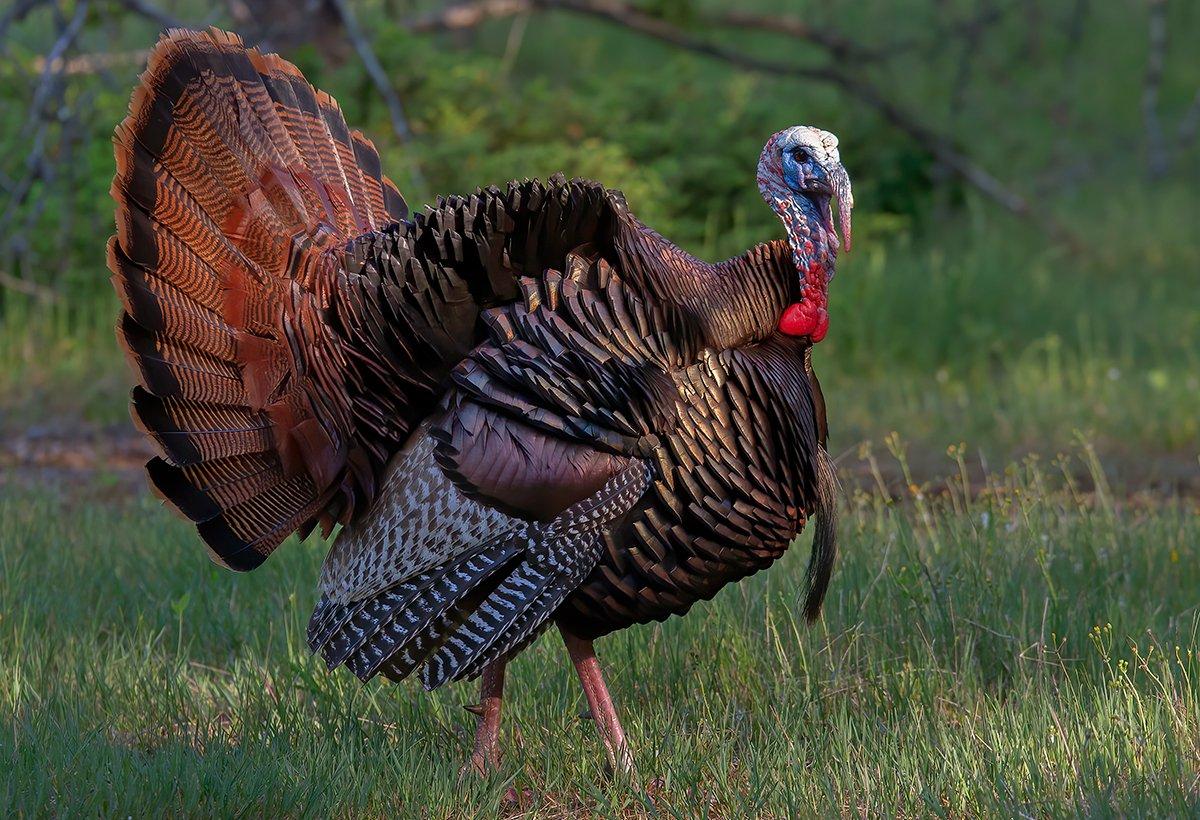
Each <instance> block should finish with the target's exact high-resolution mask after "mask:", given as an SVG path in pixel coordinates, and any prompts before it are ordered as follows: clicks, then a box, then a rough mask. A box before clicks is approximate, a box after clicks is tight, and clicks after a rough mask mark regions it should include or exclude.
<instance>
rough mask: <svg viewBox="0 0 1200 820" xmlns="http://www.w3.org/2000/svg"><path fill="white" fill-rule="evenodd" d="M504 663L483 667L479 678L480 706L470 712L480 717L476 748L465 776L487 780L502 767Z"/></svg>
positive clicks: (476, 730)
mask: <svg viewBox="0 0 1200 820" xmlns="http://www.w3.org/2000/svg"><path fill="white" fill-rule="evenodd" d="M504 665H505V662H504V661H496V662H495V663H491V664H488V665H487V666H485V667H484V668H483V675H481V676H480V679H479V705H477V706H468V707H467V711H468V712H472V713H473V714H476V715H478V716H479V724H478V725H477V726H476V727H475V748H474V750H473V751H472V752H471V759H470V760H468V761H467V764H466V765H465V766H463V768H462V772H461V773H462V774H463V775H464V776H465V775H468V774H476V775H478V776H480V777H485V776H487V775H488V774H490V773H492V772H494V771H496V770H497V769H499V768H500V706H501V702H502V699H503V697H504Z"/></svg>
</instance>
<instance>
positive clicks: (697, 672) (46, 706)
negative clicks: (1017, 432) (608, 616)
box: [0, 452, 1200, 817]
mask: <svg viewBox="0 0 1200 820" xmlns="http://www.w3.org/2000/svg"><path fill="white" fill-rule="evenodd" d="M1080 458H1081V459H1083V460H1085V461H1086V459H1087V458H1088V457H1087V454H1086V452H1084V453H1082V454H1081V455H1080ZM1063 466H1064V465H1062V464H1059V465H1048V464H1039V463H1038V462H1036V461H1035V462H1031V463H1029V464H1026V465H1024V466H1022V467H1020V468H1018V469H1014V470H1013V471H1011V472H1010V473H1009V474H1008V475H1007V476H1006V477H1004V478H1003V479H1002V480H998V481H996V482H993V483H990V484H989V485H988V486H986V487H981V488H974V489H973V488H971V486H970V484H969V483H968V484H963V483H962V482H961V481H959V482H951V483H949V484H947V485H946V486H945V487H943V492H942V493H941V494H940V495H938V496H937V497H928V496H925V495H924V494H922V495H920V496H918V497H915V498H911V499H909V500H907V501H906V502H904V503H899V504H897V503H892V502H889V501H886V500H884V499H883V498H882V496H880V495H879V494H870V493H866V492H860V493H857V494H856V495H855V497H854V498H853V500H852V503H851V504H850V509H849V511H848V512H847V516H846V518H845V522H844V540H843V560H842V563H841V568H840V570H839V572H838V574H837V577H836V578H835V583H834V588H833V592H832V595H831V597H830V600H829V602H828V605H827V608H826V612H825V616H824V618H823V619H822V620H821V621H820V622H819V623H818V624H817V625H816V626H815V628H808V627H806V626H805V625H804V624H803V623H802V618H801V616H800V615H799V609H800V607H799V600H800V597H801V595H802V576H803V568H804V561H805V555H804V552H805V550H804V549H803V545H802V544H798V545H797V549H795V550H793V551H792V552H790V553H789V555H788V556H787V558H786V559H785V560H784V561H783V562H782V563H781V564H779V565H777V566H776V567H774V568H773V569H772V570H771V571H769V572H767V573H763V574H760V575H758V576H755V577H753V578H751V579H749V580H748V581H746V582H743V583H742V584H739V585H737V586H735V587H733V588H729V589H727V590H725V591H724V592H722V593H721V594H720V595H719V596H718V597H717V598H716V599H715V600H714V601H712V602H710V603H707V604H701V605H698V606H697V607H696V608H695V609H694V610H693V612H692V613H691V614H690V615H689V616H688V617H687V618H684V619H675V620H672V621H670V622H668V623H665V624H662V625H655V626H651V627H645V628H640V629H634V630H629V631H627V632H625V633H621V634H618V635H616V636H614V637H612V638H609V639H606V640H604V641H602V642H601V643H600V644H599V646H600V652H601V658H602V660H603V661H605V662H606V664H607V667H608V671H609V675H610V680H611V683H612V685H613V693H614V698H615V699H616V701H617V703H618V705H619V706H621V707H623V712H624V717H625V720H626V728H627V730H628V731H629V733H630V735H631V737H632V740H633V742H634V744H635V752H636V758H637V766H638V769H639V772H640V776H641V778H642V780H643V781H644V782H645V784H646V786H647V792H648V794H649V795H650V796H649V797H648V796H647V793H646V792H642V791H639V790H638V789H636V788H633V787H632V786H631V784H629V783H626V782H621V781H614V780H613V779H612V778H611V777H609V776H608V775H607V774H606V773H605V771H604V763H603V761H604V754H603V748H602V747H601V746H600V744H599V743H598V741H597V739H596V735H595V732H594V731H593V729H592V727H591V726H590V724H585V722H584V721H582V720H580V719H579V717H577V714H578V712H579V710H580V708H581V707H582V705H583V700H582V696H581V694H580V692H579V690H578V686H577V684H576V682H575V680H574V676H573V673H572V672H571V671H570V666H569V664H568V663H567V659H566V654H565V652H564V651H563V649H562V647H561V644H560V643H559V641H558V640H557V639H556V638H555V637H554V636H549V637H544V638H543V639H542V640H541V641H539V642H538V643H537V644H536V645H535V646H534V648H533V649H532V650H530V651H528V652H526V653H525V654H524V655H522V656H521V657H520V658H519V659H518V660H517V661H516V663H515V665H514V667H513V668H512V670H511V672H510V679H509V680H510V683H509V687H508V691H509V701H508V703H507V706H506V710H507V711H506V714H505V724H506V725H505V729H504V735H503V737H504V740H505V744H506V748H507V757H506V758H505V761H504V764H503V768H502V770H501V771H500V772H499V773H498V774H496V775H495V776H494V777H493V778H491V779H489V780H487V781H486V782H480V781H476V780H475V779H474V778H470V779H468V780H466V781H465V782H461V783H460V782H459V780H458V775H457V773H458V767H459V766H460V765H461V764H462V762H463V760H464V759H465V757H466V755H467V753H468V750H469V746H470V739H471V732H472V730H473V729H472V727H473V718H472V716H471V715H470V714H468V713H467V712H466V711H464V710H463V709H462V708H461V706H462V705H463V704H466V703H470V702H473V701H472V697H473V696H474V694H475V691H474V687H473V686H467V685H462V686H457V687H453V688H451V689H449V690H446V691H439V692H437V693H436V694H433V695H427V694H425V693H423V692H422V691H421V690H420V688H419V686H417V685H415V684H406V685H402V686H388V685H383V684H380V683H373V684H371V685H368V686H367V687H365V688H364V687H361V686H360V685H359V684H358V683H357V681H356V680H354V679H353V678H352V676H350V675H348V674H345V673H344V672H343V673H340V674H336V675H330V674H327V673H326V672H325V671H324V669H323V668H322V667H321V665H320V664H319V663H318V662H317V661H316V660H315V659H313V658H312V657H310V656H309V654H308V652H307V650H306V648H305V646H304V641H303V629H304V624H305V622H306V620H307V617H308V613H309V611H310V607H311V604H312V603H313V578H314V577H315V574H316V572H317V569H318V564H319V560H320V556H321V550H320V545H319V544H308V545H304V546H301V545H296V544H288V545H285V547H284V548H282V549H281V551H280V554H279V555H278V556H277V558H275V559H274V560H272V561H271V562H270V565H269V566H268V567H266V568H264V569H263V570H262V571H261V572H258V573H255V574H253V575H251V576H238V577H234V576H231V575H229V574H228V573H223V572H220V571H218V570H217V569H215V568H214V567H212V566H210V565H209V564H208V563H207V562H206V561H205V560H203V559H202V558H200V556H199V554H198V553H199V549H198V547H197V545H196V544H195V543H194V538H193V536H192V534H191V532H190V531H189V530H188V528H187V527H186V526H184V525H183V524H181V523H178V522H175V521H173V520H171V519H169V518H167V517H165V516H164V515H163V514H162V513H161V512H160V511H158V510H156V509H154V508H153V506H152V505H150V504H149V503H145V502H139V501H129V502H124V503H120V504H116V505H114V504H101V503H97V502H96V501H94V500H87V499H75V500H73V501H69V502H65V503H64V501H63V500H62V499H59V498H51V497H48V496H47V495H46V494H45V493H34V494H30V495H24V494H18V495H9V496H8V497H7V498H5V499H4V501H3V502H0V567H2V569H3V577H2V579H0V596H2V597H3V599H4V600H5V601H8V602H10V603H9V604H8V605H7V606H6V611H5V613H4V617H3V621H2V622H0V658H2V659H3V664H4V666H3V668H4V674H3V676H0V698H2V700H3V703H4V704H5V707H6V709H8V710H11V715H10V717H9V718H7V719H6V722H5V725H4V727H3V730H2V731H3V735H0V738H2V742H0V767H2V769H3V771H4V776H3V779H2V780H0V801H3V803H4V804H5V805H7V806H8V807H9V811H8V813H9V814H12V813H13V812H14V811H15V812H16V813H18V814H29V815H36V814H42V813H51V814H55V815H59V816H85V815H91V816H95V815H105V816H113V815H132V816H135V817H136V816H147V815H150V814H159V813H163V812H167V813H172V814H175V815H197V814H205V815H210V816H247V815H250V816H255V815H263V814H266V815H280V814H287V815H296V816H314V817H324V816H330V815H340V816H351V815H361V814H367V815H373V816H385V815H386V816H400V817H411V816H422V817H459V816H476V815H477V814H485V815H486V814H491V813H495V812H496V811H497V810H498V811H499V813H500V815H502V816H535V817H565V816H578V814H579V813H580V812H586V813H589V814H595V815H600V816H614V815H615V816H638V815H640V814H648V815H650V816H662V817H694V816H712V817H744V816H767V817H794V816H798V815H799V816H802V815H810V814H814V813H820V814H838V813H840V814H855V815H868V816H879V815H901V816H913V815H928V814H938V815H946V816H964V815H966V816H978V815H981V814H982V815H1002V816H1037V817H1052V816H1065V815H1075V814H1087V815H1091V816H1109V815H1114V816H1115V815H1130V814H1133V815H1145V816H1164V815H1168V814H1173V815H1177V816H1180V815H1188V814H1194V813H1195V812H1196V811H1197V809H1198V808H1200V791H1198V790H1197V780H1198V772H1200V702H1198V697H1200V688H1198V684H1197V681H1198V680H1200V657H1198V654H1200V634H1198V633H1200V609H1198V607H1197V605H1196V598H1195V594H1194V590H1195V589H1196V588H1197V585H1198V584H1200V569H1198V567H1200V551H1198V545H1200V515H1197V511H1196V509H1195V508H1194V507H1193V506H1190V505H1188V504H1184V503H1182V502H1177V501H1176V502H1161V503H1118V502H1116V501H1114V499H1113V498H1112V497H1111V496H1109V495H1108V494H1106V493H1104V492H1101V493H1099V494H1096V495H1090V496H1084V495H1082V494H1081V493H1080V492H1079V489H1078V487H1077V486H1075V485H1074V484H1073V482H1071V481H1068V480H1067V479H1066V478H1065V477H1064V475H1070V471H1069V470H1068V471H1067V472H1066V473H1065V474H1064V472H1063V471H1062V469H1061V468H1062V467H1063ZM497 806H498V807H499V808H498V809H497Z"/></svg>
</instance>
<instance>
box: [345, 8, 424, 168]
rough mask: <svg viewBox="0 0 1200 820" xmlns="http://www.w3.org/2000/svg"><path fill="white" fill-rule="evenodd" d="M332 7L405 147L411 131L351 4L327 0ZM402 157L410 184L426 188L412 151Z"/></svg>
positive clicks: (393, 128)
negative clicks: (409, 177) (406, 165)
mask: <svg viewBox="0 0 1200 820" xmlns="http://www.w3.org/2000/svg"><path fill="white" fill-rule="evenodd" d="M329 3H330V5H331V6H332V8H333V9H334V10H335V11H336V12H337V13H338V16H339V17H341V19H342V25H343V26H345V28H346V36H347V37H348V38H349V39H350V42H351V43H353V45H354V50H355V51H357V52H358V57H359V59H360V60H362V64H363V67H364V68H365V69H366V70H367V74H368V76H370V78H371V82H373V83H374V84H375V88H376V89H377V90H378V91H379V93H380V95H381V96H382V97H383V100H384V103H385V104H386V105H387V109H388V115H389V117H390V118H391V121H392V130H393V131H395V132H396V136H397V137H398V138H399V139H400V141H401V142H402V143H405V144H408V143H411V142H412V131H410V130H409V127H408V118H407V117H405V116H404V106H403V105H402V104H401V103H400V97H399V95H397V94H396V89H395V88H393V87H392V83H391V81H390V80H388V76H387V72H386V71H384V69H383V66H382V65H381V64H380V62H379V58H377V57H376V56H375V50H374V49H372V48H371V43H370V41H368V40H367V38H366V37H365V36H364V35H363V32H362V29H360V28H359V25H358V19H357V18H356V17H355V16H354V11H353V10H352V9H351V8H350V4H349V3H347V2H346V0H329ZM405 158H406V159H407V160H408V163H409V174H410V175H411V176H412V181H413V183H414V184H415V185H416V186H417V187H418V188H421V189H424V188H425V175H424V174H422V173H421V167H420V165H418V164H417V160H416V157H415V155H414V153H413V152H412V151H406V152H405Z"/></svg>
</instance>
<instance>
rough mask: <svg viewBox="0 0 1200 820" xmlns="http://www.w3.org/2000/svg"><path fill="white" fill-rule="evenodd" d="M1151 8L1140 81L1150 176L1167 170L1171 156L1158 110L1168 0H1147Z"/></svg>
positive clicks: (1156, 176)
mask: <svg viewBox="0 0 1200 820" xmlns="http://www.w3.org/2000/svg"><path fill="white" fill-rule="evenodd" d="M1148 6H1149V12H1150V20H1149V23H1150V51H1149V54H1147V56H1146V77H1145V80H1144V81H1143V84H1142V119H1143V121H1144V122H1145V127H1146V169H1147V171H1148V172H1149V174H1150V178H1151V179H1160V178H1161V177H1163V176H1164V175H1165V174H1166V173H1167V168H1168V166H1169V165H1170V157H1169V156H1168V154H1167V140H1166V137H1165V136H1164V135H1163V127H1162V120H1161V118H1160V117H1159V113H1158V100H1159V92H1160V90H1161V88H1162V80H1163V67H1164V65H1165V64H1166V54H1167V0H1148Z"/></svg>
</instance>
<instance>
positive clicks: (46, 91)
mask: <svg viewBox="0 0 1200 820" xmlns="http://www.w3.org/2000/svg"><path fill="white" fill-rule="evenodd" d="M88 3H89V0H80V2H79V4H78V5H77V6H76V7H75V14H74V16H73V17H72V18H71V20H70V21H69V22H67V23H66V24H65V26H63V28H62V30H61V31H60V33H59V36H58V39H57V40H55V42H54V45H53V46H51V48H50V50H49V51H48V52H46V56H45V60H44V65H43V68H42V73H41V76H40V77H39V78H38V82H37V85H36V86H35V88H34V90H33V96H32V99H31V102H30V104H29V119H28V120H27V121H26V122H25V125H24V127H23V128H22V130H21V134H22V136H23V137H25V138H27V139H29V140H30V144H31V148H30V150H29V153H28V154H27V156H26V158H25V169H26V170H25V175H24V176H23V177H22V178H21V179H20V180H18V181H17V183H16V184H15V185H14V186H13V190H12V193H11V195H10V197H9V202H8V206H7V207H6V208H5V209H4V213H3V214H0V237H8V235H9V230H8V229H9V226H10V224H11V222H12V220H13V219H14V218H15V217H16V215H17V212H18V211H19V209H20V207H21V205H23V204H24V202H25V199H26V197H27V196H28V195H29V192H30V190H32V188H33V184H34V182H36V181H37V180H38V179H40V178H42V177H44V176H45V175H46V174H47V172H48V168H49V165H48V163H47V161H46V157H45V145H46V124H47V123H46V103H47V100H48V99H49V97H50V95H51V94H52V93H53V91H54V89H55V87H56V86H57V85H58V80H59V72H60V71H61V69H62V67H63V65H64V64H65V60H64V59H63V55H65V54H66V52H67V49H69V48H70V47H71V46H72V45H74V43H75V40H76V39H77V38H78V37H79V33H80V31H82V29H83V23H84V21H85V20H86V19H87V11H88Z"/></svg>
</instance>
